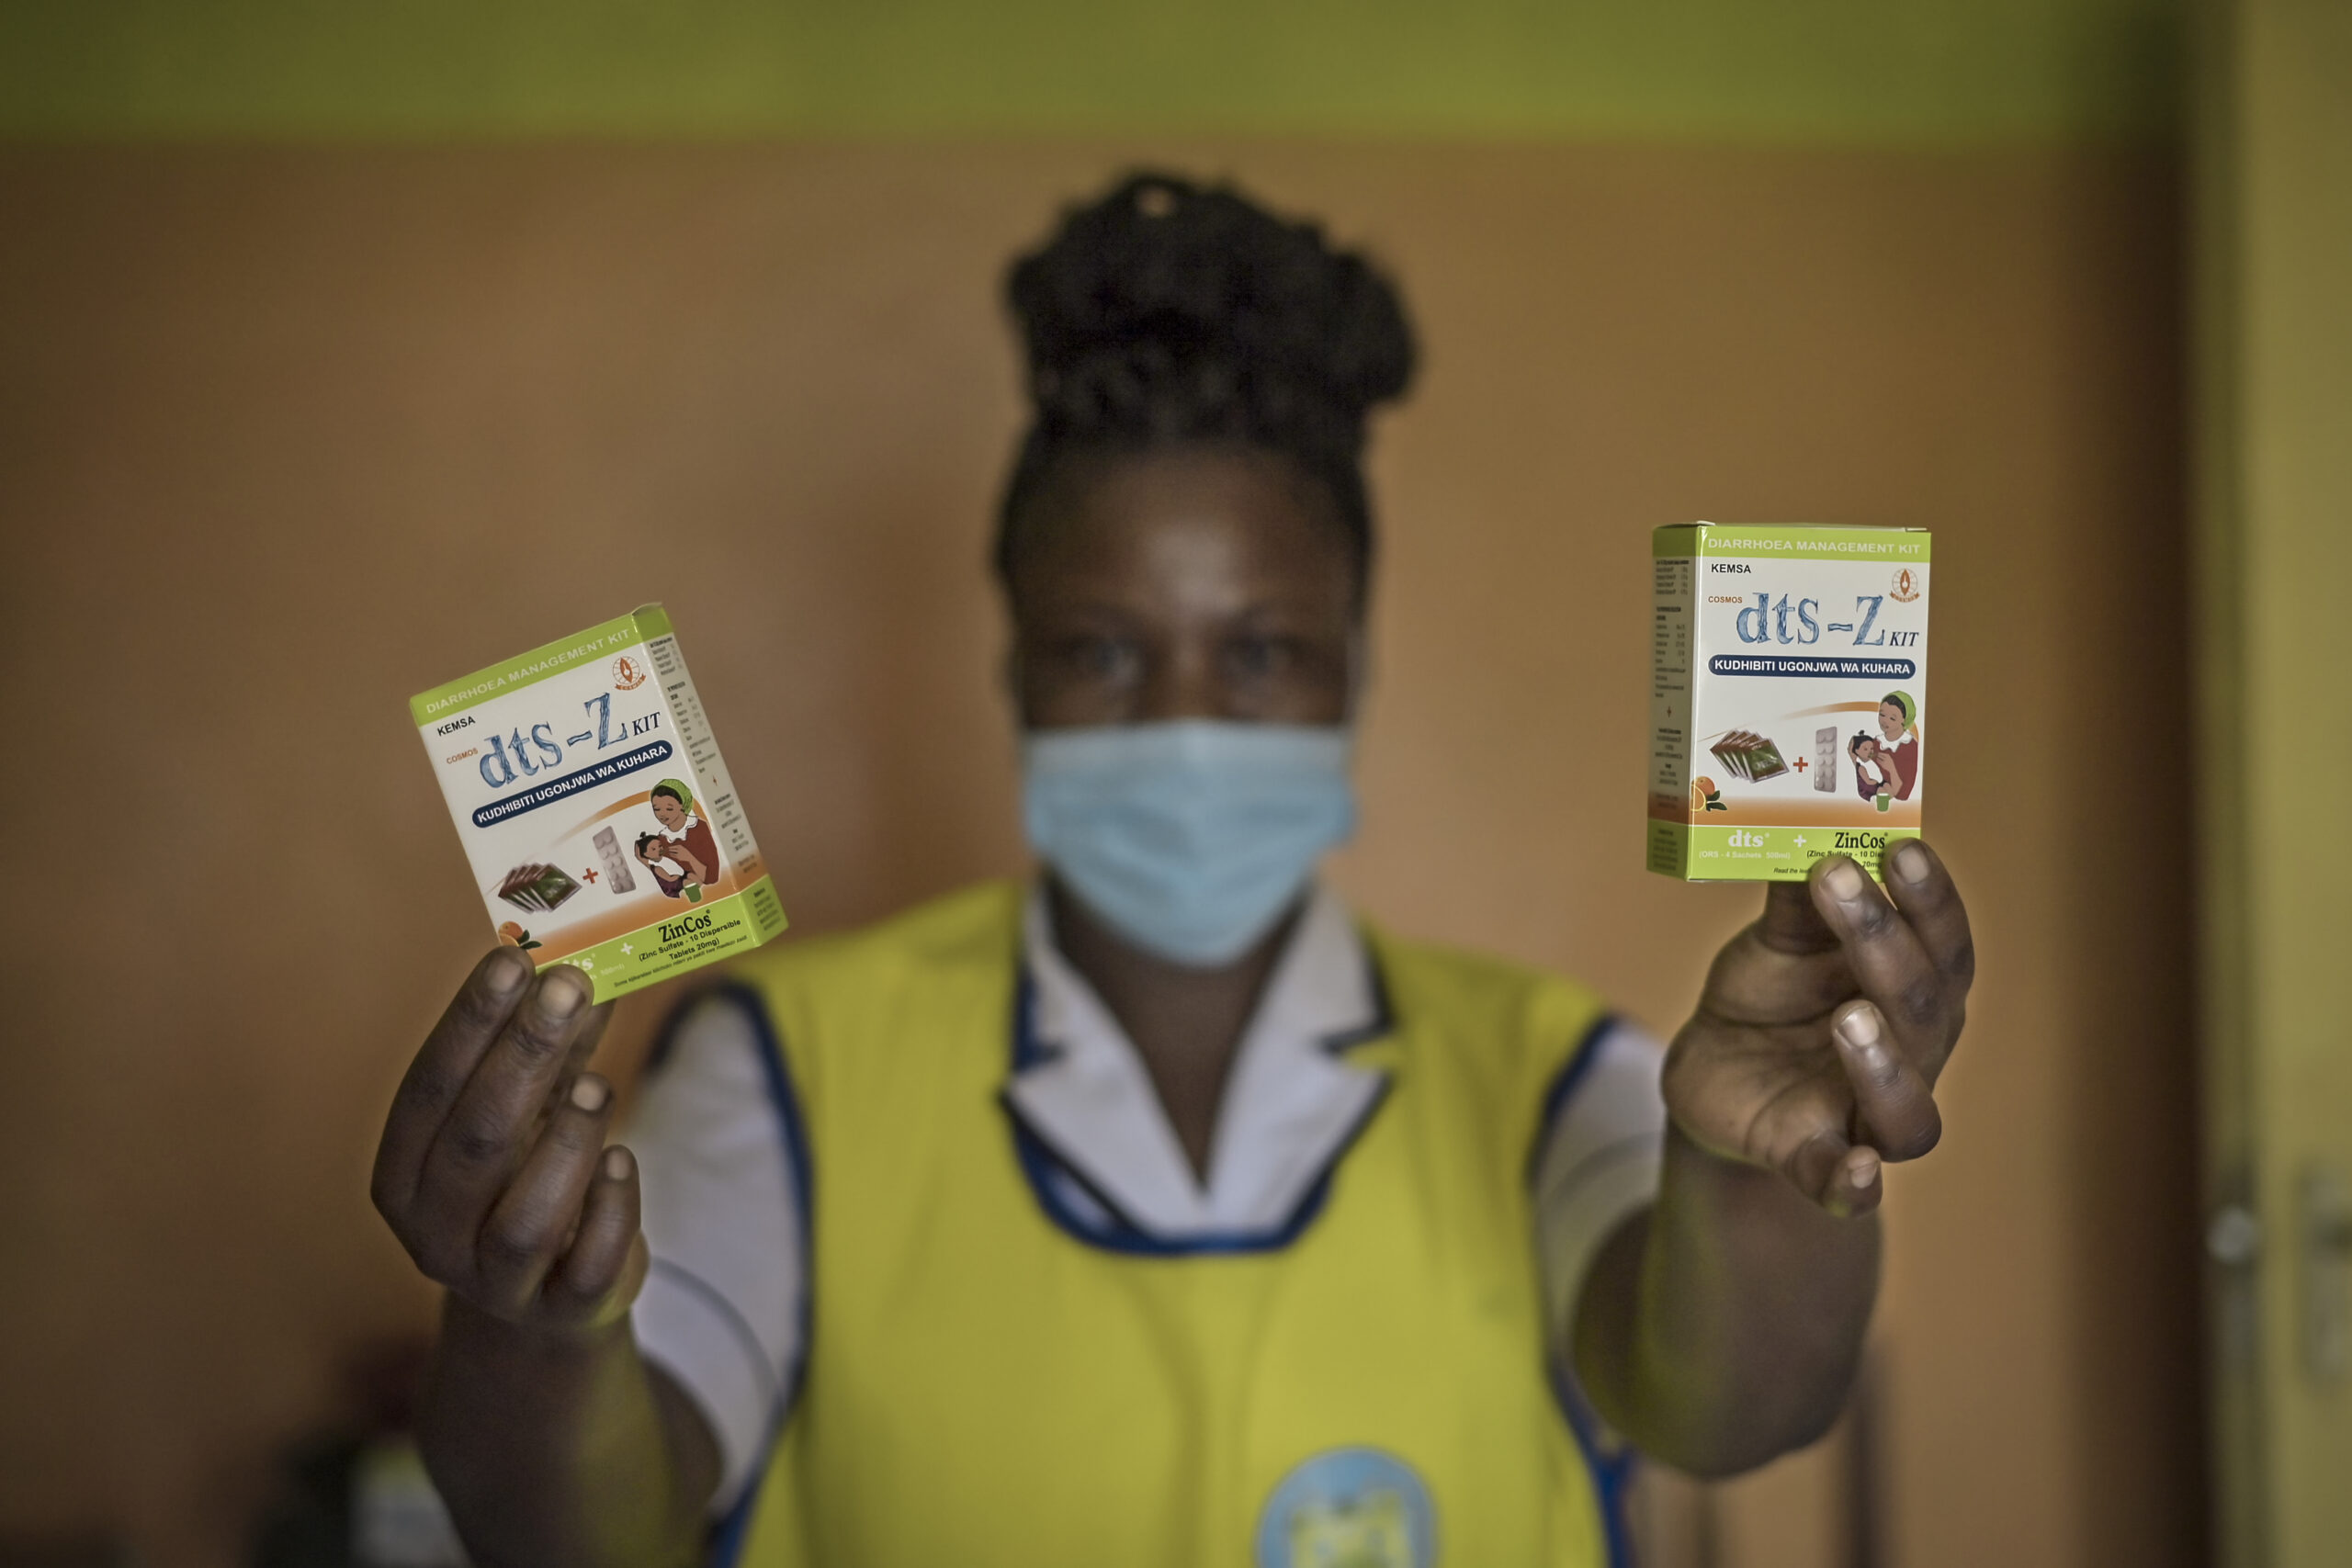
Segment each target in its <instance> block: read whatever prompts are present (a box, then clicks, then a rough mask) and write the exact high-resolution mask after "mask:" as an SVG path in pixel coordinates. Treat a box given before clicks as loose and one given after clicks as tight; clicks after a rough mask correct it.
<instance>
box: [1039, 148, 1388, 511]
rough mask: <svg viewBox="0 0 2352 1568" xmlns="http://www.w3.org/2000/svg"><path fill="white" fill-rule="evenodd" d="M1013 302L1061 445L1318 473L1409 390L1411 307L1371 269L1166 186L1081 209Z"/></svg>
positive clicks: (1226, 190)
mask: <svg viewBox="0 0 2352 1568" xmlns="http://www.w3.org/2000/svg"><path fill="white" fill-rule="evenodd" d="M1006 294H1007V297H1008V299H1009V301H1010V303H1011V305H1012V311H1013V314H1014V316H1015V318H1016V319H1017V321H1018V322H1019V325H1020V329H1021V333H1022V337H1023V343H1024V345H1025V346H1026V348H1027V350H1028V355H1029V364H1030V383H1029V390H1030V396H1031V398H1032V400H1034V402H1035V407H1036V411H1037V417H1038V422H1039V424H1040V425H1041V426H1042V427H1044V428H1045V429H1046V430H1047V431H1048V432H1050V433H1051V434H1053V435H1055V436H1056V437H1058V438H1060V439H1065V440H1067V439H1078V440H1081V441H1092V440H1102V441H1114V442H1117V441H1142V442H1151V441H1164V440H1177V439H1185V438H1216V437H1226V438H1238V439H1243V440H1250V441H1255V442H1258V443H1261V444H1264V445H1268V446H1275V447H1278V448H1285V449H1291V450H1295V451H1296V452H1297V453H1298V455H1299V456H1301V457H1304V458H1306V460H1307V461H1308V462H1309V463H1310V465H1311V466H1317V467H1320V466H1321V465H1322V464H1323V463H1325V462H1328V461H1329V460H1332V459H1335V458H1340V457H1353V456H1354V455H1355V454H1356V453H1357V452H1359V451H1360V450H1361V449H1362V446H1363V430H1364V422H1365V417H1366V415H1367V414H1368V413H1369V412H1371V410H1372V409H1373V408H1374V406H1376V405H1377V404H1379V403H1382V402H1385V401H1386V400H1389V399H1392V398H1394V397H1396V396H1397V394H1399V393H1400V392H1402V391H1403V390H1404V389H1405V388H1406V386H1407V384H1408V382H1409V381H1410V379H1411V378H1412V372H1413V359H1414V350H1413V339H1412V332H1411V329H1410V328H1409V327H1408V324H1407V322H1406V320H1405V312H1404V307H1403V305H1402V304H1401V302H1400V301H1399V300H1398V299H1397V292H1396V290H1395V289H1394V288H1391V287H1390V285H1389V284H1388V282H1387V280H1386V279H1385V278H1383V277H1382V276H1380V274H1379V273H1378V272H1377V271H1375V270H1374V267H1373V266H1372V265H1371V263H1369V262H1368V261H1367V260H1365V258H1364V257H1363V256H1362V255H1360V254H1356V253H1354V252H1351V251H1341V250H1335V249H1333V248H1332V247H1331V246H1330V245H1329V244H1328V243H1326V242H1325V240H1324V237H1323V234H1322V231H1320V230H1319V229H1318V228H1317V227H1316V226H1315V225H1313V224H1311V223H1303V222H1291V221H1287V220H1283V219H1281V218H1277V217H1275V216H1273V215H1272V214H1271V213H1268V212H1266V211H1265V210H1263V209H1261V208H1259V207H1257V206H1255V205H1253V204H1252V203H1251V202H1250V201H1249V200H1248V199H1247V198H1246V197H1242V196H1241V195H1239V194H1238V192H1236V191H1234V190H1233V189H1231V188H1230V187H1228V186H1200V185H1196V184H1194V183H1193V182H1192V181H1189V180H1185V179H1182V178H1180V177H1178V176H1175V175H1166V174H1155V173H1142V174H1136V175H1130V176H1128V177H1127V178H1125V179H1124V180H1122V181H1121V182H1120V183H1119V184H1118V185H1117V186H1115V187H1114V188H1113V190H1112V191H1111V192H1110V193H1109V194H1108V195H1107V196H1104V197H1102V198H1101V199H1099V200H1097V201H1094V202H1092V203H1091V204H1089V205H1087V206H1083V207H1080V208H1077V209H1073V210H1071V211H1070V212H1069V214H1067V216H1066V217H1065V219H1064V221H1063V223H1062V226H1061V228H1060V229H1059V230H1058V231H1057V232H1056V233H1055V235H1054V236H1053V238H1052V239H1051V240H1050V241H1049V242H1048V243H1046V245H1045V246H1044V247H1043V248H1042V249H1040V250H1038V251H1035V252H1034V253H1032V254H1029V255H1026V256H1024V257H1023V258H1022V259H1021V260H1020V261H1019V262H1018V263H1017V264H1016V265H1014V267H1013V268H1012V274H1011V276H1010V277H1009V278H1008V280H1007V284H1006Z"/></svg>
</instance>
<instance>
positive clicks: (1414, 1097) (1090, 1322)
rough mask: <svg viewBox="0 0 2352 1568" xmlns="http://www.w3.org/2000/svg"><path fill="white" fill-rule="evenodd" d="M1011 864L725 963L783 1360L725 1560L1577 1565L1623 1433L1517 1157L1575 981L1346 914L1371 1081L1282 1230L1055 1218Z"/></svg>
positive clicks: (1570, 1049) (1585, 1034) (843, 1565)
mask: <svg viewBox="0 0 2352 1568" xmlns="http://www.w3.org/2000/svg"><path fill="white" fill-rule="evenodd" d="M1020 908H1021V892H1020V890H1019V889H1018V888H1015V887H1012V886H1006V885H1001V884H1000V885H991V886H983V887H978V888H974V889H971V890H968V891H966V892H962V893H958V894H955V895H951V896H950V897H946V898H943V899H941V900H939V901H937V902H935V903H933V904H930V905H927V906H925V907H923V908H919V909H916V910H914V911H912V912H910V913H909V914H906V915H903V916H900V917H899V918H898V919H894V920H892V921H890V922H888V923H887V924H885V925H883V926H881V927H878V928H876V929H875V930H872V931H865V932H862V933H858V934H855V935H852V936H847V937H839V938H831V939H825V940H820V941H813V942H797V943H795V944H793V945H792V946H790V947H788V948H782V949H775V950H771V951H769V952H768V953H763V954H761V955H758V956H756V957H754V958H752V960H750V961H748V962H746V963H744V964H741V965H739V966H738V968H737V969H736V971H735V973H736V976H737V977H738V979H739V981H740V982H741V986H742V987H743V989H744V990H745V991H746V993H747V994H748V995H749V997H750V998H752V999H754V1000H756V1001H757V1002H758V1003H759V1004H760V1010H761V1011H763V1013H764V1015H765V1019H766V1021H767V1024H768V1030H769V1033H770V1036H771V1044H772V1045H773V1046H774V1047H775V1053H774V1055H775V1061H774V1062H773V1063H772V1077H773V1078H774V1080H775V1088H776V1089H777V1093H778V1098H779V1103H780V1104H781V1105H782V1107H783V1109H784V1113H785V1115H786V1118H787V1121H788V1122H789V1123H790V1124H791V1125H792V1126H793V1127H794V1129H795V1131H796V1132H797V1134H798V1135H799V1137H800V1138H801V1139H802V1140H803V1141H804V1145H805V1147H806V1149H807V1151H808V1156H809V1157H808V1161H807V1166H806V1168H804V1169H803V1170H802V1171H801V1172H800V1176H801V1180H802V1185H803V1190H804V1192H805V1193H806V1194H807V1201H808V1202H809V1235H810V1249H811V1259H812V1270H813V1282H812V1288H811V1294H812V1298H813V1299H812V1303H811V1319H812V1321H811V1322H810V1324H809V1339H808V1356H807V1361H806V1363H805V1371H804V1375H803V1377H802V1381H801V1385H800V1388H799V1390H798V1393H797V1400H796V1401H795V1402H794V1407H793V1408H792V1409H791V1411H790V1416H789V1419H788V1422H787V1423H786V1426H785V1428H784V1430H783V1433H782V1436H781V1437H780V1438H779V1439H778V1440H777V1442H776V1444H775V1450H774V1453H773V1456H772V1458H771V1459H770V1461H769V1463H768V1467H767V1472H766V1475H765V1478H764V1480H763V1483H761V1484H760V1485H759V1486H758V1487H757V1489H756V1490H755V1492H754V1493H753V1495H752V1496H751V1497H750V1498H748V1499H747V1500H746V1502H745V1504H744V1505H743V1506H742V1507H741V1508H740V1509H739V1510H738V1513H737V1517H735V1518H734V1519H733V1520H731V1521H730V1522H729V1526H728V1527H727V1528H726V1529H724V1530H723V1531H722V1533H721V1538H720V1540H719V1543H718V1547H719V1549H718V1552H717V1554H716V1555H717V1561H718V1562H721V1563H737V1564H741V1565H742V1568H803V1565H807V1568H913V1565H926V1568H927V1565H932V1564H938V1565H943V1568H944V1565H949V1564H953V1565H956V1568H1000V1565H1001V1568H1080V1565H1088V1568H1092V1565H1096V1564H1100V1565H1103V1568H1242V1565H1249V1564H1257V1565H1261V1568H1292V1565H1293V1564H1299V1565H1305V1564H1316V1565H1318V1568H1321V1565H1329V1568H1342V1565H1345V1568H1390V1565H1397V1568H1405V1565H1411V1568H1428V1565H1429V1564H1430V1563H1433V1562H1440V1561H1442V1562H1446V1563H1449V1564H1453V1565H1455V1568H1510V1565H1513V1564H1538V1563H1541V1564H1546V1565H1552V1568H1600V1565H1602V1564H1604V1563H1608V1562H1614V1561H1622V1550H1623V1549H1622V1545H1621V1543H1620V1541H1619V1539H1618V1538H1619V1533H1620V1532H1619V1529H1618V1527H1617V1525H1616V1523H1615V1520H1614V1518H1613V1514H1614V1507H1613V1493H1614V1490H1615V1481H1616V1479H1617V1477H1618V1475H1619V1473H1620V1472H1619V1468H1618V1466H1619V1461H1607V1460H1602V1459H1600V1458H1598V1457H1594V1458H1591V1459H1589V1458H1588V1453H1589V1450H1588V1449H1587V1448H1586V1447H1585V1445H1584V1444H1583V1442H1582V1440H1581V1439H1580V1438H1579V1437H1578V1435H1577V1432H1576V1431H1575V1430H1572V1427H1571V1423H1570V1421H1569V1419H1568V1417H1567V1416H1566V1406H1565V1405H1564V1404H1563V1403H1562V1401H1561V1398H1560V1393H1561V1391H1560V1390H1558V1389H1557V1388H1556V1387H1555V1381H1554V1378H1553V1375H1552V1373H1551V1371H1550V1370H1549V1358H1548V1357H1547V1355H1546V1352H1545V1348H1544V1341H1545V1332H1544V1313H1543V1307H1542V1303H1541V1298H1540V1294H1539V1287H1538V1279H1537V1268H1536V1261H1535V1249H1534V1244H1533V1239H1532V1213H1531V1207H1530V1201H1529V1194H1528V1182H1527V1173H1528V1159H1529V1156H1530V1152H1531V1150H1532V1146H1533V1145H1534V1142H1535V1140H1536V1137H1537V1134H1538V1131H1539V1128H1540V1125H1541V1123H1542V1121H1543V1118H1544V1112H1545V1106H1546V1102H1547V1100H1551V1099H1555V1098H1556V1095H1557V1093H1558V1091H1559V1089H1561V1088H1562V1087H1563V1086H1564V1085H1565V1083H1566V1081H1567V1079H1568V1078H1569V1077H1572V1076H1573V1071H1574V1063H1575V1061H1576V1060H1577V1055H1578V1053H1579V1051H1580V1049H1581V1047H1582V1045H1583V1044H1584V1043H1586V1042H1587V1041H1588V1040H1589V1039H1590V1038H1592V1037H1593V1036H1594V1035H1595V1034H1596V1032H1597V1027H1598V1025H1599V1024H1600V1022H1601V1021H1602V1020H1603V1014H1602V1010H1601V1008H1600V1004H1599V1003H1598V1002H1597V1001H1596V1000H1595V999H1594V998H1592V997H1591V996H1590V995H1589V994H1588V993H1587V992H1586V991H1584V990H1583V989H1582V988H1580V987H1577V986H1574V985H1571V984H1569V983H1567V982H1566V981H1562V980H1558V979H1553V978H1549V977H1544V976H1537V975H1533V974H1530V973H1527V972H1523V971H1521V970H1517V969H1513V968H1510V967H1507V966H1505V965H1502V964H1496V963H1492V962H1488V961H1486V960H1483V959H1476V958H1470V957H1465V956H1462V955H1459V954H1455V953H1442V952H1438V951H1433V950H1431V949H1429V948H1425V947H1420V946H1418V945H1413V944H1408V943H1406V942H1397V941H1394V940H1391V939H1388V938H1386V937H1385V936H1382V935H1380V934H1379V933H1377V932H1374V933H1369V941H1370V942H1371V947H1372V952H1373V953H1374V962H1375V964H1376V966H1377V969H1378V975H1379V981H1380V984H1381V987H1382V988H1383V989H1384V991H1385V998H1386V1001H1387V1010H1388V1014H1389V1023H1388V1026H1387V1028H1386V1029H1385V1031H1384V1032H1380V1033H1377V1034H1375V1035H1374V1036H1373V1037H1371V1038H1369V1039H1367V1040H1365V1041H1363V1042H1362V1043H1357V1044H1354V1045H1351V1046H1349V1047H1347V1049H1348V1050H1349V1053H1350V1057H1351V1061H1353V1062H1355V1063H1357V1064H1358V1065H1361V1066H1373V1067H1377V1068H1380V1069H1383V1070H1385V1073H1386V1074H1387V1076H1388V1079H1389V1082H1388V1088H1387V1091H1386V1093H1385V1096H1384V1097H1383V1099H1382V1100H1381V1102H1380V1103H1379V1104H1378V1106H1377V1107H1376V1109H1375V1110H1374V1111H1373V1112H1372V1114H1371V1115H1370V1117H1369V1118H1368V1119H1367V1121H1366V1122H1365V1124H1364V1126H1363V1129H1362V1130H1361V1131H1360V1132H1359V1134H1358V1135H1357V1137H1356V1139H1355V1141H1354V1142H1353V1144H1352V1145H1351V1146H1350V1147H1349V1148H1348V1149H1347V1150H1346V1152H1345V1153H1344V1154H1343V1155H1342V1156H1341V1157H1340V1160H1339V1163H1338V1165H1337V1166H1336V1168H1334V1170H1333V1171H1332V1172H1331V1173H1330V1175H1329V1177H1328V1178H1327V1179H1326V1181H1325V1183H1324V1184H1323V1186H1322V1187H1321V1188H1320V1189H1318V1190H1317V1193H1316V1194H1315V1195H1314V1196H1313V1197H1311V1198H1310V1199H1309V1200H1308V1201H1307V1203H1306V1207H1305V1209H1303V1210H1302V1212H1301V1214H1300V1216H1299V1218H1298V1220H1297V1221H1296V1222H1295V1224H1293V1225H1292V1226H1291V1227H1290V1228H1289V1231H1288V1233H1287V1234H1285V1235H1282V1236H1278V1237H1274V1238H1272V1241H1271V1243H1268V1242H1265V1241H1263V1240H1261V1241H1260V1242H1258V1243H1256V1244H1253V1245H1250V1246H1248V1247H1207V1248H1200V1247H1191V1248H1186V1247H1177V1248H1169V1247H1158V1248H1154V1247H1150V1246H1149V1245H1148V1244H1146V1243H1136V1244H1133V1245H1124V1244H1122V1245H1105V1244H1103V1242H1101V1241H1099V1240H1089V1239H1085V1238H1083V1237H1082V1236H1081V1235H1080V1232H1079V1230H1078V1228H1077V1227H1076V1226H1075V1225H1074V1224H1072V1223H1071V1222H1070V1220H1069V1216H1068V1214H1067V1213H1060V1214H1059V1215H1058V1216H1057V1213H1056V1212H1055V1211H1054V1210H1053V1209H1052V1208H1051V1207H1049V1204H1048V1202H1047V1201H1046V1198H1047V1192H1048V1189H1047V1188H1046V1185H1045V1184H1044V1183H1043V1181H1042V1179H1041V1176H1040V1173H1039V1170H1038V1162H1039V1160H1040V1158H1041V1157H1042V1156H1041V1153H1040V1151H1039V1149H1038V1148H1037V1147H1036V1146H1035V1145H1033V1144H1030V1143H1029V1142H1028V1141H1027V1140H1026V1138H1025V1135H1017V1134H1016V1130H1015V1123H1014V1122H1012V1119H1011V1118H1010V1117H1009V1115H1008V1113H1007V1111H1006V1110H1005V1109H1004V1107H1003V1105H1002V1103H1001V1100H1000V1091H1001V1089H1002V1088H1003V1087H1004V1084H1005V1082H1006V1080H1007V1077H1008V1076H1009V1075H1010V1073H1011V1071H1012V1065H1013V1060H1014V1055H1015V1052H1016V1050H1018V1049H1019V1048H1020V1045H1021V1039H1022V1035H1023V1030H1024V1028H1025V1020H1024V1019H1023V1018H1022V1017H1021V1016H1020V1015H1021V1014H1022V1013H1023V1012H1024V1011H1025V987H1024V986H1023V985H1022V983H1021V981H1020V973H1021V964H1020Z"/></svg>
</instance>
